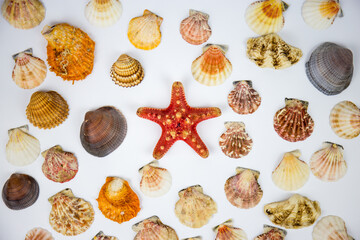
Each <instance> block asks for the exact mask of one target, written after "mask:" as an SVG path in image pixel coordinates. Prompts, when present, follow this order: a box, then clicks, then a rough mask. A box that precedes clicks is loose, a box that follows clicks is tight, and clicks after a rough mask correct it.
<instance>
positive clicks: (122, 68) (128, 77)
mask: <svg viewBox="0 0 360 240" xmlns="http://www.w3.org/2000/svg"><path fill="white" fill-rule="evenodd" d="M144 75H145V74H144V69H143V68H142V66H141V64H140V62H139V61H138V60H136V59H134V58H132V57H130V56H129V55H126V54H121V56H120V57H119V58H118V59H117V60H116V62H115V63H114V64H113V65H112V67H111V70H110V77H111V78H112V80H113V81H114V82H115V83H116V84H117V85H119V86H121V87H133V86H136V85H138V84H139V83H141V81H142V80H143V78H144Z"/></svg>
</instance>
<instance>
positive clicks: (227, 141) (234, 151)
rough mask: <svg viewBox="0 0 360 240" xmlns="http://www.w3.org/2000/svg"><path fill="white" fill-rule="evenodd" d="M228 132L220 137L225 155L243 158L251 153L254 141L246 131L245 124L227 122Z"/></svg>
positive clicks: (220, 143)
mask: <svg viewBox="0 0 360 240" xmlns="http://www.w3.org/2000/svg"><path fill="white" fill-rule="evenodd" d="M225 128H226V132H225V133H223V134H222V135H221V136H220V140H219V145H220V148H221V150H222V151H223V153H224V154H225V155H226V156H228V157H231V158H241V157H243V156H246V155H248V153H249V152H250V151H251V148H252V145H253V141H252V139H251V138H250V137H249V135H248V134H247V133H246V131H245V124H244V123H243V122H225Z"/></svg>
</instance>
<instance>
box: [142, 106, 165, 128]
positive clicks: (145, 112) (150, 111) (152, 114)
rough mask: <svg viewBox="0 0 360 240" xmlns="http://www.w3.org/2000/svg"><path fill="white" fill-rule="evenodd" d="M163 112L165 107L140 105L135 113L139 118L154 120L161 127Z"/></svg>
mask: <svg viewBox="0 0 360 240" xmlns="http://www.w3.org/2000/svg"><path fill="white" fill-rule="evenodd" d="M164 112H165V109H158V108H148V107H141V108H139V109H138V110H137V112H136V114H137V115H138V116H139V117H141V118H145V119H148V120H151V121H153V122H156V123H157V124H159V125H160V126H161V127H162V124H163V119H162V118H163V115H164Z"/></svg>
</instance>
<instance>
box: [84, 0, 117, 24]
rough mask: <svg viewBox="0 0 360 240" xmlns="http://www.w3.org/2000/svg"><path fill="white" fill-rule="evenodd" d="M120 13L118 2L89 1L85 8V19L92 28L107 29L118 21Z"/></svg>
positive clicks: (104, 0)
mask: <svg viewBox="0 0 360 240" xmlns="http://www.w3.org/2000/svg"><path fill="white" fill-rule="evenodd" d="M122 11H123V8H122V5H121V2H120V1H119V0H90V1H89V2H88V4H87V5H86V7H85V17H86V19H87V20H88V21H89V22H90V23H91V24H92V25H94V26H98V27H107V26H111V25H113V24H115V23H116V22H117V21H118V20H119V19H120V17H121V15H122Z"/></svg>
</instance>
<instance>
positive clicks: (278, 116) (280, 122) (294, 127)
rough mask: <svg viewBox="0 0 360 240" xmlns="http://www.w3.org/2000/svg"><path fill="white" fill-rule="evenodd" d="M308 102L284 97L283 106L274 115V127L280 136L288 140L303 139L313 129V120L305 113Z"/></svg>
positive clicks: (296, 140)
mask: <svg viewBox="0 0 360 240" xmlns="http://www.w3.org/2000/svg"><path fill="white" fill-rule="evenodd" d="M308 105H309V103H308V102H306V101H302V100H298V99H294V98H285V107H284V108H281V109H280V110H279V111H277V112H276V113H275V116H274V129H275V131H276V132H277V134H279V136H280V137H282V138H283V139H285V140H286V141H289V142H298V141H303V140H305V139H306V138H308V137H309V136H310V135H311V134H312V132H313V130H314V120H313V119H312V118H311V116H310V115H309V114H308V113H307V108H308Z"/></svg>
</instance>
